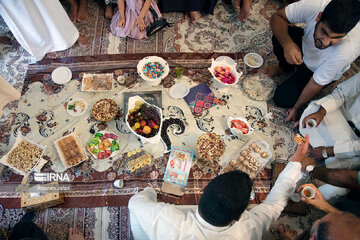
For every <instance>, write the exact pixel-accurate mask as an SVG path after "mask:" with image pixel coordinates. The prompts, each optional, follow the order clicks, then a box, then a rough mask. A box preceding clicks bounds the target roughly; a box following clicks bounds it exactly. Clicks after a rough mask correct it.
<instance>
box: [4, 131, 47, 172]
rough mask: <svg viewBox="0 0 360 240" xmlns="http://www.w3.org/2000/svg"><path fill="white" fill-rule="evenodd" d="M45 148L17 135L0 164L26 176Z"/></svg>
mask: <svg viewBox="0 0 360 240" xmlns="http://www.w3.org/2000/svg"><path fill="white" fill-rule="evenodd" d="M45 148H46V146H42V145H39V144H37V143H35V142H33V141H31V140H29V139H26V138H24V137H23V136H21V135H19V136H18V137H17V138H16V141H15V144H14V146H13V147H12V148H11V150H10V151H9V152H8V154H6V155H5V156H3V157H2V158H1V159H0V163H2V164H4V165H6V166H8V167H9V168H11V169H12V170H13V171H14V172H15V173H18V174H21V175H23V176H27V175H28V174H29V173H31V172H32V171H33V169H34V168H35V167H36V165H37V164H38V163H39V161H40V159H41V157H42V155H43V153H44V150H45Z"/></svg>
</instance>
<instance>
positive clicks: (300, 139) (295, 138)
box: [294, 133, 304, 143]
mask: <svg viewBox="0 0 360 240" xmlns="http://www.w3.org/2000/svg"><path fill="white" fill-rule="evenodd" d="M303 139H304V138H303V137H302V136H301V135H300V134H298V133H297V134H296V135H295V137H294V141H295V142H297V143H300V142H301V141H302V140H303Z"/></svg>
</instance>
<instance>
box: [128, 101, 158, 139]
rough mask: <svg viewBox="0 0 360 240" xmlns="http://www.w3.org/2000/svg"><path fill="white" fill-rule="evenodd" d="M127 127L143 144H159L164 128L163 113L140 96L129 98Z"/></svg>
mask: <svg viewBox="0 0 360 240" xmlns="http://www.w3.org/2000/svg"><path fill="white" fill-rule="evenodd" d="M128 108H129V110H128V113H127V115H126V125H127V126H128V128H129V129H130V131H131V132H132V133H134V134H135V135H136V136H137V137H139V138H140V139H141V140H142V141H143V142H150V143H158V142H159V141H160V139H161V138H160V133H161V127H162V111H161V108H159V107H158V106H155V105H152V104H149V103H147V102H146V101H145V100H144V99H142V98H141V97H139V96H133V97H130V98H129V103H128Z"/></svg>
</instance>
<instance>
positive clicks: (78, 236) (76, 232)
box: [68, 228, 85, 240]
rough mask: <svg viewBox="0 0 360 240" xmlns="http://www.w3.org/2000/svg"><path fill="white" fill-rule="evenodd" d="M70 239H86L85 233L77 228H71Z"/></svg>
mask: <svg viewBox="0 0 360 240" xmlns="http://www.w3.org/2000/svg"><path fill="white" fill-rule="evenodd" d="M68 240H85V238H84V235H83V234H82V233H81V232H80V231H79V229H77V228H69V236H68Z"/></svg>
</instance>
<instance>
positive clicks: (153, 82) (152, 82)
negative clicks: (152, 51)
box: [137, 56, 170, 86]
mask: <svg viewBox="0 0 360 240" xmlns="http://www.w3.org/2000/svg"><path fill="white" fill-rule="evenodd" d="M149 62H159V63H160V64H161V65H162V66H163V67H164V73H163V75H161V76H160V77H159V78H155V79H152V78H148V77H146V76H145V74H144V72H143V70H142V69H143V66H144V65H145V64H147V63H149ZM169 71H170V68H169V64H168V63H167V62H166V61H165V60H164V59H163V58H161V57H157V56H149V57H145V58H143V59H141V60H140V61H139V63H138V65H137V72H138V74H139V75H140V77H141V78H142V79H144V80H145V82H146V83H148V84H149V85H151V86H156V85H158V84H160V82H161V80H162V79H164V78H165V77H166V76H167V75H168V74H169Z"/></svg>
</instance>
